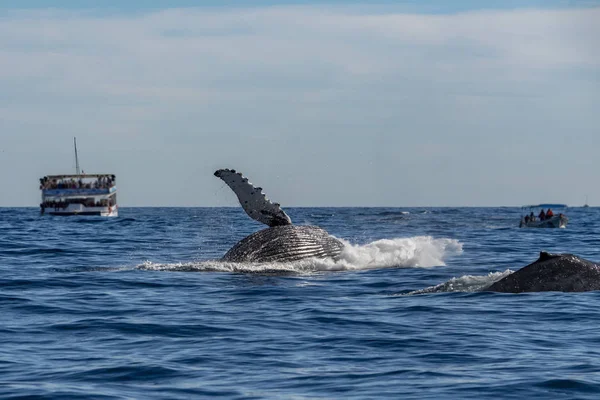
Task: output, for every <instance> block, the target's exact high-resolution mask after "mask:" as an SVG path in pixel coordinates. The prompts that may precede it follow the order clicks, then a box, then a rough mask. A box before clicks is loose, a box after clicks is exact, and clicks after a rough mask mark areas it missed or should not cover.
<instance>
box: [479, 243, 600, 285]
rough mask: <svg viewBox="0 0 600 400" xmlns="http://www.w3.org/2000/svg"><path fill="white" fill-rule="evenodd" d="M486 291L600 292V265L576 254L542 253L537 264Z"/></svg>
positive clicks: (507, 277) (534, 263)
mask: <svg viewBox="0 0 600 400" xmlns="http://www.w3.org/2000/svg"><path fill="white" fill-rule="evenodd" d="M483 290H484V291H489V292H501V293H525V292H588V291H593V290H600V265H599V264H597V263H594V262H592V261H588V260H585V259H583V258H581V257H578V256H576V255H573V254H551V253H547V252H541V253H540V257H539V258H538V259H537V260H536V261H535V262H533V263H531V264H529V265H527V266H525V267H523V268H521V269H520V270H518V271H515V272H513V273H512V274H510V275H508V276H506V277H504V278H502V279H500V280H499V281H497V282H494V283H493V284H491V285H490V286H489V287H487V288H484V289H483Z"/></svg>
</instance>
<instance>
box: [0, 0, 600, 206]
mask: <svg viewBox="0 0 600 400" xmlns="http://www.w3.org/2000/svg"><path fill="white" fill-rule="evenodd" d="M273 3H275V2H269V1H244V2H242V1H237V2H236V1H230V2H217V1H206V2H191V1H168V2H167V1H144V2H142V1H129V2H121V1H119V2H117V1H112V0H109V1H104V2H101V3H100V2H85V1H77V2H76V1H59V2H52V8H49V5H50V2H44V1H41V0H39V1H33V0H29V1H28V0H24V1H19V2H13V3H12V4H11V2H1V3H0V65H2V68H0V178H1V179H2V181H3V183H4V185H5V186H6V187H9V188H10V190H4V191H2V192H1V193H0V206H20V205H35V204H37V203H38V202H39V191H38V188H37V179H38V178H39V177H40V176H42V175H44V174H54V173H64V172H70V171H71V170H72V169H73V167H74V160H73V156H72V148H71V146H72V137H73V136H77V138H78V144H79V149H80V159H81V163H82V166H83V169H84V170H86V171H87V172H90V173H92V172H105V171H106V172H110V173H115V174H117V176H118V180H119V186H120V189H119V191H120V195H119V196H120V198H119V201H120V203H121V204H122V205H123V206H141V205H180V206H213V205H235V204H236V201H235V196H233V194H231V193H229V190H228V189H226V188H225V187H224V185H223V184H222V183H221V182H220V181H219V180H217V179H216V178H214V177H213V176H212V172H213V171H214V170H215V169H217V168H224V167H229V168H235V169H237V170H240V171H242V172H243V173H245V174H246V175H247V176H248V177H249V178H250V180H251V181H252V182H254V183H256V184H257V185H260V186H262V187H263V188H265V192H266V193H267V194H268V195H269V197H270V198H272V199H273V200H274V201H278V202H280V203H281V204H282V205H284V206H285V205H289V206H444V205H448V206H460V205H482V206H486V205H521V204H533V203H539V202H559V203H567V204H572V205H576V204H581V203H583V201H584V198H585V195H589V199H590V203H592V204H600V187H598V186H597V185H595V184H591V183H592V182H595V181H596V180H597V166H596V161H595V160H596V159H597V149H598V148H600V147H599V146H600V134H599V133H600V132H599V131H600V115H599V114H598V112H597V105H598V104H600V50H599V49H600V46H599V43H598V41H599V40H600V39H598V38H600V27H599V26H598V23H597V21H598V20H600V2H596V1H534V0H529V1H524V0H523V1H502V2H500V1H498V2H492V1H490V2H481V1H458V2H447V1H441V0H440V1H422V2H421V1H420V2H417V1H405V2H396V1H394V2H392V1H380V2H377V4H373V3H371V2H369V3H367V2H359V1H344V2H341V1H328V2H326V3H323V2H316V1H309V2H306V1H305V2H299V1H296V2H293V1H287V2H277V6H273ZM99 4H100V5H99ZM198 4H201V6H198ZM448 4H451V6H448ZM482 4H485V6H486V8H485V9H483V8H482Z"/></svg>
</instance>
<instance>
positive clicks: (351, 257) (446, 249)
mask: <svg viewBox="0 0 600 400" xmlns="http://www.w3.org/2000/svg"><path fill="white" fill-rule="evenodd" d="M343 242H344V245H345V247H344V250H343V251H342V253H341V254H340V257H339V258H338V259H337V260H333V259H316V258H311V259H306V260H300V261H295V262H287V263H275V262H271V263H233V262H225V261H218V260H217V261H201V262H189V263H175V264H157V263H153V262H150V261H147V262H145V263H144V264H142V265H140V266H139V267H138V268H139V269H144V270H155V271H222V272H246V273H252V272H254V273H312V272H321V271H349V270H367V269H380V268H430V267H436V266H444V265H445V263H444V259H445V258H446V257H448V256H451V255H455V254H460V253H462V244H461V243H460V242H459V241H458V240H456V239H445V238H441V239H435V238H433V237H431V236H416V237H412V238H396V239H381V240H376V241H374V242H370V243H367V244H364V245H353V244H350V243H348V242H346V241H343Z"/></svg>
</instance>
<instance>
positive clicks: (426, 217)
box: [0, 207, 600, 399]
mask: <svg viewBox="0 0 600 400" xmlns="http://www.w3.org/2000/svg"><path fill="white" fill-rule="evenodd" d="M286 211H288V213H289V214H290V216H291V218H292V220H293V221H294V222H295V223H297V224H314V225H319V226H321V227H323V228H325V229H326V230H328V231H329V232H330V233H331V234H333V235H334V236H336V237H338V238H340V239H343V240H344V241H345V242H346V243H347V247H346V250H345V252H344V254H343V255H342V257H341V259H340V260H338V261H335V262H334V261H332V260H320V261H319V260H309V261H303V262H298V263H290V264H276V263H273V264H265V265H262V264H235V263H224V262H220V261H218V259H219V257H221V256H222V255H223V254H224V253H225V252H226V251H227V250H228V249H229V248H230V247H231V246H232V245H234V244H235V243H236V242H237V241H238V240H240V239H242V238H243V237H244V236H246V235H248V234H250V233H252V232H254V231H256V230H258V229H262V226H261V225H260V224H258V223H256V222H254V221H252V220H250V219H249V218H248V217H247V216H246V215H245V214H244V213H243V211H242V210H241V209H240V208H121V209H120V216H119V217H118V218H109V219H106V218H105V219H103V218H95V217H52V216H40V215H39V213H38V211H37V209H34V208H0V272H1V275H0V312H1V315H2V324H1V325H0V398H2V399H17V398H41V399H50V398H69V399H79V398H81V399H83V398H85V399H89V398H98V399H138V398H139V399H142V398H143V399H164V398H202V397H204V398H215V397H224V398H240V399H241V398H244V399H260V398H311V399H314V398H317V399H318V398H323V399H330V398H357V399H362V398H365V399H370V398H390V397H391V398H403V399H439V398H460V399H480V398H503V399H509V398H510V399H523V398H552V399H572V398H578V399H597V398H599V396H600V350H598V349H600V311H599V310H600V293H599V292H589V293H532V294H520V295H513V294H497V293H489V292H485V291H481V289H482V288H484V287H485V286H486V285H488V284H490V283H491V282H493V281H494V280H496V279H499V277H501V276H505V275H506V274H509V273H510V272H511V271H514V270H517V269H519V268H521V267H522V266H525V265H527V264H529V263H531V262H533V261H534V260H535V259H536V258H537V257H538V254H539V252H540V251H542V250H544V251H550V252H570V253H574V254H577V255H579V256H581V257H584V258H587V259H591V260H594V261H600V237H599V236H598V232H599V229H600V209H596V208H588V209H584V208H569V209H567V214H568V216H569V219H570V221H569V226H568V227H567V228H566V229H538V230H536V229H519V228H518V227H517V226H518V222H519V216H520V212H521V210H520V209H519V208H431V207H429V208H291V209H286Z"/></svg>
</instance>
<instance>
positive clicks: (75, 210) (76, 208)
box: [45, 204, 119, 217]
mask: <svg viewBox="0 0 600 400" xmlns="http://www.w3.org/2000/svg"><path fill="white" fill-rule="evenodd" d="M45 213H46V214H50V215H65V216H67V215H95V216H98V217H118V216H119V208H118V206H112V207H85V206H83V205H81V204H69V206H68V207H66V208H47V209H46V210H45Z"/></svg>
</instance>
